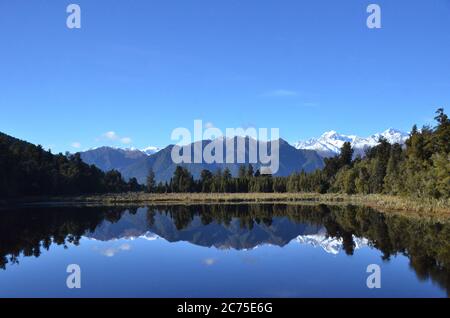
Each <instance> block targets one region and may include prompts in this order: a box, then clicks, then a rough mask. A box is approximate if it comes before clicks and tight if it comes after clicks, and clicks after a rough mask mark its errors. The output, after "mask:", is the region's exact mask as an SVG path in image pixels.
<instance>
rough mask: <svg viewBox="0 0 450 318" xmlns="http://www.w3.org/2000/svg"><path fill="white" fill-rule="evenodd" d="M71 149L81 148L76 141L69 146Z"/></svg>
mask: <svg viewBox="0 0 450 318" xmlns="http://www.w3.org/2000/svg"><path fill="white" fill-rule="evenodd" d="M70 145H71V146H72V147H73V148H77V149H79V148H81V143H79V142H78V141H75V142H73V143H71V144H70Z"/></svg>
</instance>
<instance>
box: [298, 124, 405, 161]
mask: <svg viewBox="0 0 450 318" xmlns="http://www.w3.org/2000/svg"><path fill="white" fill-rule="evenodd" d="M380 137H384V138H386V139H387V140H388V142H389V143H391V144H394V143H399V144H401V145H404V144H405V142H406V140H407V139H408V138H409V133H406V132H403V131H401V130H398V129H394V128H389V129H387V130H385V131H383V132H381V133H376V134H373V135H371V136H369V137H365V138H364V137H359V136H356V135H344V134H340V133H338V132H337V131H335V130H331V131H327V132H325V133H323V134H322V135H321V136H320V137H317V138H311V139H309V140H306V141H299V142H296V143H294V147H295V148H297V149H304V150H315V151H317V153H318V154H319V155H320V156H322V157H324V158H327V157H333V156H336V155H338V154H339V152H340V149H341V147H342V145H343V144H344V143H345V142H350V144H351V146H352V148H353V150H354V156H355V157H356V156H358V155H359V156H361V157H364V155H365V152H366V150H368V149H369V148H372V147H374V146H376V145H378V140H379V138H380Z"/></svg>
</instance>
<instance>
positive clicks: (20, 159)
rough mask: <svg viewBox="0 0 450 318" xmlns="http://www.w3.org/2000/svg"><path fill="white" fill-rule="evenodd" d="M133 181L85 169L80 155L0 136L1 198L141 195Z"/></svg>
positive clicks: (113, 172)
mask: <svg viewBox="0 0 450 318" xmlns="http://www.w3.org/2000/svg"><path fill="white" fill-rule="evenodd" d="M141 190H143V187H142V186H141V185H140V184H139V183H138V182H137V180H136V179H135V178H132V179H130V181H129V182H125V181H124V179H123V178H122V175H121V174H120V172H118V171H116V170H112V171H109V172H106V173H105V172H103V171H101V170H100V169H98V168H97V167H95V166H94V165H87V164H86V163H84V162H83V161H82V160H81V157H80V154H74V155H69V154H66V155H63V154H58V155H54V154H52V153H51V152H50V151H46V150H44V149H43V148H42V147H41V146H35V145H33V144H30V143H27V142H25V141H22V140H19V139H16V138H13V137H11V136H8V135H5V134H2V133H0V197H3V198H10V197H18V196H35V195H77V194H88V193H107V192H126V191H141Z"/></svg>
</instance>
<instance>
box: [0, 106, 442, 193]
mask: <svg viewBox="0 0 450 318" xmlns="http://www.w3.org/2000/svg"><path fill="white" fill-rule="evenodd" d="M435 120H436V124H435V126H434V127H430V126H424V127H422V128H421V129H419V128H418V127H417V126H413V127H412V130H411V133H410V138H409V139H408V140H407V142H406V145H404V146H402V145H399V144H390V143H389V142H387V140H385V139H383V138H381V139H380V140H379V144H378V145H377V146H375V147H373V148H371V149H369V150H367V152H366V155H365V156H364V158H361V157H356V158H354V156H353V150H352V148H351V145H350V143H345V144H344V145H343V147H342V149H341V153H340V155H338V156H336V157H332V158H326V159H325V167H324V168H323V169H322V170H316V171H314V172H312V173H305V172H299V173H295V174H292V175H290V176H288V177H275V176H270V175H262V174H261V173H260V171H259V170H256V171H255V170H254V168H253V166H252V165H242V166H241V167H240V169H239V173H238V175H237V176H232V174H231V172H230V170H228V169H225V170H223V171H222V170H217V171H215V172H211V171H209V170H203V171H202V172H201V175H200V178H199V179H198V180H195V179H194V178H193V176H192V175H191V173H190V172H189V170H187V169H186V168H185V167H183V166H177V167H176V169H175V171H174V174H173V177H172V178H171V180H170V181H169V182H165V183H162V182H160V183H157V182H156V181H155V174H154V173H153V172H152V171H151V170H150V171H149V173H148V177H147V182H146V185H145V186H144V185H140V184H139V183H138V182H137V180H136V178H131V179H130V180H128V181H125V180H124V178H123V177H122V175H121V174H120V172H118V171H116V170H111V171H108V172H103V171H101V170H100V169H99V168H97V167H95V166H94V165H88V164H86V163H84V162H83V161H82V160H81V157H80V154H79V153H77V154H68V153H66V154H62V153H60V154H57V155H54V154H52V153H51V152H50V151H49V150H48V151H47V150H44V149H43V148H42V147H41V146H35V145H33V144H31V143H28V142H25V141H22V140H19V139H16V138H13V137H11V136H8V135H6V134H2V133H0V197H3V198H11V197H24V196H44V195H80V194H101V193H120V192H138V191H143V190H145V191H146V192H150V193H169V192H179V193H193V192H201V193H217V192H220V193H225V192H229V193H233V192H235V193H236V192H238V193H247V192H249V193H253V192H267V193H269V192H279V193H282V192H287V193H292V192H315V193H346V194H371V193H381V194H391V195H401V196H414V197H418V198H436V199H441V198H444V199H448V198H449V197H450V120H449V118H448V116H447V115H446V114H445V113H444V109H442V108H440V109H438V110H437V111H436V117H435Z"/></svg>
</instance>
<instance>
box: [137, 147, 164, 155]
mask: <svg viewBox="0 0 450 318" xmlns="http://www.w3.org/2000/svg"><path fill="white" fill-rule="evenodd" d="M160 150H161V148H159V147H154V146H149V147H147V148H144V149H141V151H142V152H143V153H145V154H146V155H148V156H150V155H153V154H155V153H157V152H158V151H160Z"/></svg>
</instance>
